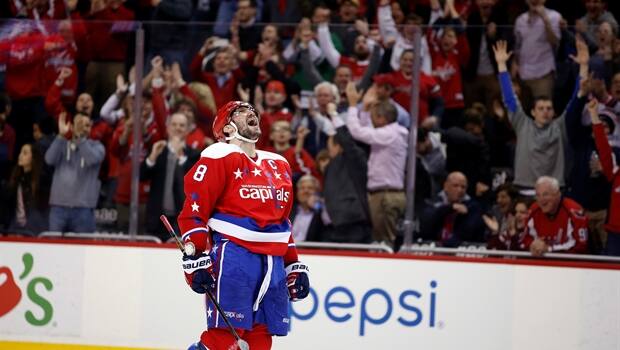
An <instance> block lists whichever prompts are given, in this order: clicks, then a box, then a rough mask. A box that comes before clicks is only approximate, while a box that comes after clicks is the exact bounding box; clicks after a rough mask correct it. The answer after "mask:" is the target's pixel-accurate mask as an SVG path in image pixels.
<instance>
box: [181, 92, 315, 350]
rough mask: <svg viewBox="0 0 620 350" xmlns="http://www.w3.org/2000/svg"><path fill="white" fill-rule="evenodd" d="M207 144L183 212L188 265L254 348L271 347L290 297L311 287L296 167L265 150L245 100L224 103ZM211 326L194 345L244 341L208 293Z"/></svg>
mask: <svg viewBox="0 0 620 350" xmlns="http://www.w3.org/2000/svg"><path fill="white" fill-rule="evenodd" d="M213 135H214V136H215V137H216V138H217V140H218V141H219V142H217V143H215V144H213V145H211V146H209V147H207V148H206V149H205V150H204V151H203V152H202V154H201V158H200V160H199V161H198V162H197V163H196V164H195V165H194V167H193V168H192V169H191V170H190V171H189V172H188V173H187V174H186V175H185V184H184V186H185V196H186V199H185V203H184V206H183V209H182V211H181V213H180V214H179V217H178V223H179V228H180V230H181V233H182V238H183V241H184V242H185V249H186V252H188V255H190V256H189V257H186V258H184V261H183V270H184V272H185V279H186V281H187V283H188V284H189V286H190V287H191V288H192V289H193V290H194V291H195V292H197V293H205V292H206V291H207V290H208V291H210V292H211V294H212V295H213V296H214V297H215V299H216V300H217V301H218V302H219V303H220V305H221V306H222V308H223V310H225V313H226V316H227V317H228V318H229V320H230V322H231V323H232V325H233V326H234V327H235V329H236V330H237V332H238V333H239V335H240V336H241V338H243V339H244V340H245V341H247V342H248V344H249V345H250V348H251V349H252V350H257V349H259V350H262V349H270V348H271V336H272V335H278V336H284V335H286V334H287V332H288V326H289V318H288V317H289V316H288V315H289V311H288V302H289V299H290V300H291V301H297V300H300V299H303V298H305V297H306V296H307V295H308V292H309V279H308V272H309V271H308V268H307V266H306V265H305V264H303V263H300V262H299V261H298V258H297V249H296V248H295V243H294V242H293V239H292V235H291V223H290V221H289V220H288V219H287V218H288V216H289V212H290V210H291V206H292V204H293V195H292V193H293V185H292V182H291V169H290V167H289V164H288V163H287V161H286V160H285V159H284V158H283V157H282V156H280V155H277V154H274V153H270V152H264V151H259V150H256V149H255V143H256V141H257V140H258V139H259V137H260V136H261V129H260V116H259V115H258V112H257V111H256V109H255V108H254V107H253V106H252V105H250V104H248V103H245V102H239V101H231V102H228V103H227V104H225V105H224V106H223V107H222V108H220V110H219V111H218V113H217V115H216V117H215V120H214V121H213ZM206 307H207V310H206V313H207V315H206V316H207V330H206V331H204V332H203V333H202V335H201V337H200V342H199V343H196V344H195V345H193V346H192V347H190V349H202V350H204V349H210V350H214V349H236V345H235V339H234V338H233V336H232V335H231V334H230V332H229V330H228V329H227V328H226V325H225V322H224V320H223V319H222V315H220V314H218V312H217V310H216V308H215V307H214V305H213V304H212V302H211V301H210V300H209V299H207V303H206Z"/></svg>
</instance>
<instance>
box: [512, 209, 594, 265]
mask: <svg viewBox="0 0 620 350" xmlns="http://www.w3.org/2000/svg"><path fill="white" fill-rule="evenodd" d="M536 238H540V239H542V240H543V241H545V243H546V244H547V245H548V246H549V249H550V250H551V251H552V252H566V253H585V252H586V250H587V248H588V218H587V217H586V216H585V215H584V212H583V208H582V207H581V206H580V205H579V204H578V203H577V202H575V201H574V200H572V199H570V198H562V202H561V203H560V207H559V209H558V212H557V213H556V214H555V215H554V216H553V217H551V216H548V215H546V214H545V213H543V212H542V210H541V209H540V207H539V206H538V204H537V203H534V204H532V206H531V207H530V214H529V217H528V219H527V227H526V229H525V234H524V235H523V240H522V241H521V244H520V248H521V249H524V250H528V249H529V248H530V244H532V242H533V241H534V239H536Z"/></svg>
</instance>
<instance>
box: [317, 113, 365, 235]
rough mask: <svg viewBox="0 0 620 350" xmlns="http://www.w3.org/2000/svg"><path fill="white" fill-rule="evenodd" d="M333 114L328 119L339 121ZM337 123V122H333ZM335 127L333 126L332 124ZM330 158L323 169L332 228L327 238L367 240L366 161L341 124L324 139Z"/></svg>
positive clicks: (325, 194) (326, 203) (327, 206)
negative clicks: (334, 132)
mask: <svg viewBox="0 0 620 350" xmlns="http://www.w3.org/2000/svg"><path fill="white" fill-rule="evenodd" d="M339 118H340V117H338V116H334V117H332V120H338V121H339V120H340V119H339ZM335 124H338V122H335ZM336 126H337V125H336ZM327 150H328V152H329V157H330V158H331V160H330V161H329V163H328V164H327V166H326V168H325V177H324V185H323V195H324V197H325V208H326V209H327V213H328V214H329V217H330V219H331V223H332V225H333V229H332V230H331V234H330V238H329V240H330V241H332V242H340V243H368V242H370V237H371V224H370V215H369V210H368V195H367V192H366V183H367V182H368V178H367V168H368V160H367V157H366V153H365V152H364V150H363V149H362V148H361V147H360V146H358V145H357V144H356V143H355V141H354V140H353V137H351V134H350V133H349V130H348V129H347V127H346V126H345V125H341V126H339V127H338V128H337V129H336V135H334V136H333V137H330V138H329V139H328V141H327Z"/></svg>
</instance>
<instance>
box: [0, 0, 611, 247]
mask: <svg viewBox="0 0 620 350" xmlns="http://www.w3.org/2000/svg"><path fill="white" fill-rule="evenodd" d="M617 9H618V4H617V3H616V2H612V1H606V0H580V1H577V2H567V1H560V0H556V1H554V0H547V1H545V0H518V1H508V0H326V1H318V0H316V1H314V0H305V1H304V0H302V1H282V0H280V1H275V0H272V1H266V0H236V1H233V0H140V1H138V0H133V1H132V0H9V1H6V2H3V3H2V5H0V17H1V18H2V19H1V20H0V169H1V170H0V185H1V191H0V197H1V198H0V230H1V231H2V232H10V233H23V234H33V235H37V234H39V233H40V232H43V231H64V232H69V231H70V232H95V231H121V232H127V229H128V223H129V217H130V213H129V208H130V202H131V201H130V200H131V186H132V170H131V169H132V165H131V159H132V157H133V156H134V155H136V154H137V155H138V157H139V158H140V160H141V165H140V182H139V206H138V207H139V218H140V223H139V225H138V227H139V231H140V233H144V234H152V235H156V236H159V237H161V238H162V239H165V238H166V235H165V233H164V230H163V228H162V227H160V226H161V225H160V224H159V220H158V218H159V215H160V214H164V215H166V216H168V217H169V218H170V219H171V221H173V220H172V219H173V218H174V217H175V216H176V215H177V213H178V212H179V210H180V208H181V205H182V202H183V199H184V197H183V196H184V194H183V183H182V182H183V175H184V173H185V172H186V171H187V170H188V169H189V168H191V166H192V165H193V164H194V162H195V161H196V160H197V159H198V158H199V156H200V152H201V150H202V149H204V148H205V147H207V146H208V145H210V144H212V143H213V142H214V140H213V134H212V131H211V127H210V125H211V122H212V120H213V116H214V114H215V112H216V111H217V109H218V108H219V107H220V106H222V105H224V104H225V103H226V102H228V101H230V100H244V101H247V102H250V103H252V104H253V105H255V106H256V108H257V110H258V111H260V114H261V129H262V134H263V136H262V138H261V140H260V141H259V144H258V147H259V148H260V149H264V150H268V151H272V152H276V153H279V154H281V155H282V156H284V157H285V158H286V159H287V160H288V161H289V163H290V164H291V169H292V172H293V180H294V181H295V188H296V195H295V206H294V208H293V211H292V213H291V221H292V224H293V232H294V236H295V239H296V240H297V241H304V240H308V241H326V242H349V243H369V242H384V243H386V244H388V245H390V246H392V247H396V248H398V246H399V245H400V244H401V242H402V236H403V225H402V221H403V217H404V212H405V207H406V198H407V195H411V194H409V193H406V189H405V179H406V175H407V171H408V169H407V159H408V154H409V153H410V152H416V160H417V162H416V168H415V170H416V174H417V177H416V185H415V198H414V201H415V208H416V212H415V213H416V215H415V216H416V218H417V222H418V223H419V225H417V229H416V231H415V236H414V237H415V239H416V240H418V241H420V242H427V241H433V242H436V243H437V244H440V245H443V246H448V247H456V246H460V245H463V244H477V245H485V246H487V247H488V248H490V249H510V250H529V251H530V252H531V253H532V254H534V255H537V256H540V255H543V254H545V253H546V252H551V251H553V252H571V253H591V254H602V253H608V254H614V255H620V223H618V222H617V221H618V218H620V197H619V196H620V195H619V193H620V187H619V185H618V183H617V182H618V181H620V180H618V179H619V178H620V177H619V176H617V174H618V171H617V167H616V163H615V162H616V161H615V159H616V157H617V156H620V127H619V125H618V123H619V122H620V120H619V116H620V38H618V23H617V21H616V15H615V14H616V13H617V12H616V11H615V10H617ZM138 28H143V29H145V32H146V39H145V41H144V57H145V61H144V64H143V65H140V66H144V72H143V73H144V74H142V76H143V79H142V80H141V81H136V71H135V65H134V57H136V55H135V50H136V48H142V45H141V43H140V42H138V45H136V40H135V38H136V35H135V33H136V30H137V29H138ZM417 33H420V34H421V38H422V40H421V43H420V46H419V50H418V47H415V46H414V38H415V36H416V34H417ZM416 55H417V56H418V57H419V58H420V70H421V71H420V81H419V86H420V95H419V102H418V105H417V106H412V105H411V101H412V98H411V90H412V79H413V75H414V61H415V57H416ZM138 87H140V89H138ZM136 91H142V93H141V95H139V96H136ZM136 106H139V107H140V108H139V111H140V112H139V113H140V115H136V114H135V112H137V111H135V107H136ZM413 110H415V111H416V112H417V113H416V114H417V115H418V118H417V125H418V132H417V144H416V147H415V148H414V149H410V148H409V131H410V128H411V123H412V118H411V115H410V113H411V111H413ZM560 111H561V113H556V112H560ZM138 124H139V125H138ZM135 127H140V131H141V135H142V137H141V142H140V143H138V142H134V140H133V135H134V133H133V131H132V130H133V128H135ZM136 132H138V131H136ZM104 213H106V215H104ZM110 213H112V215H107V214H110Z"/></svg>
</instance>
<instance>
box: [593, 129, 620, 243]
mask: <svg viewBox="0 0 620 350" xmlns="http://www.w3.org/2000/svg"><path fill="white" fill-rule="evenodd" d="M592 128H593V129H594V139H595V141H596V149H597V150H598V154H599V157H600V159H601V166H602V167H603V174H605V177H606V178H607V180H609V182H611V198H610V200H609V209H608V210H607V222H606V223H605V229H606V230H607V231H608V232H609V233H620V171H619V170H618V168H617V167H616V166H615V164H614V161H613V157H612V151H611V146H610V145H609V141H608V140H607V135H605V129H604V128H603V124H600V123H599V124H594V125H593V126H592Z"/></svg>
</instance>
